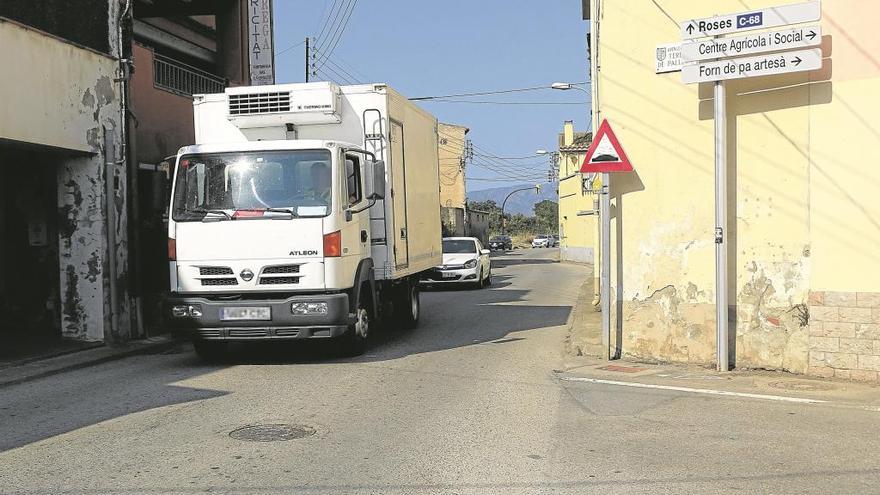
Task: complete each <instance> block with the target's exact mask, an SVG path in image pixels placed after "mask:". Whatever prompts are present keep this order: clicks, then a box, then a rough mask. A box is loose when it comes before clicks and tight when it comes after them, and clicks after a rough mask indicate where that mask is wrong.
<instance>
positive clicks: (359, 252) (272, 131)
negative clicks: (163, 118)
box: [167, 82, 442, 359]
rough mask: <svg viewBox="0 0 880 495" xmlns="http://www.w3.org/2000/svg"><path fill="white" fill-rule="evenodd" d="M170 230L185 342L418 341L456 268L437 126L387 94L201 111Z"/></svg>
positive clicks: (222, 96) (213, 104)
mask: <svg viewBox="0 0 880 495" xmlns="http://www.w3.org/2000/svg"><path fill="white" fill-rule="evenodd" d="M193 105H194V119H195V138H196V144H194V145H192V146H186V147H184V148H181V149H180V150H179V152H178V154H177V158H176V166H175V172H174V183H173V189H172V199H171V205H170V215H169V222H168V224H169V225H168V251H169V259H170V273H171V277H170V278H171V280H170V283H171V290H170V295H169V298H168V300H167V311H168V316H169V318H170V321H171V327H172V330H173V331H174V332H175V333H176V334H178V335H180V336H184V337H186V338H189V339H192V340H193V341H194V344H195V348H196V351H197V352H198V353H199V354H200V355H201V356H203V357H205V358H208V359H211V358H216V357H217V356H218V355H220V354H221V353H222V352H224V348H225V345H226V344H227V343H228V342H230V341H260V340H263V341H267V340H276V339H327V338H336V339H337V340H338V341H340V343H341V344H342V345H343V349H345V351H346V352H347V353H350V354H359V353H362V352H363V350H364V344H365V341H366V338H367V336H368V335H369V333H370V330H371V325H373V326H375V324H376V323H377V322H382V323H388V322H392V324H394V325H398V326H402V327H410V328H411V327H414V326H416V324H417V323H418V319H419V289H418V287H419V284H418V281H419V278H420V276H421V274H422V272H424V271H426V270H429V269H431V268H432V267H434V266H436V265H439V264H440V263H441V261H442V253H441V250H442V248H441V232H440V199H439V190H440V186H439V166H438V165H439V163H438V155H437V153H438V152H437V119H436V118H435V117H434V116H432V115H430V114H429V113H427V112H425V111H424V110H422V109H420V108H419V107H417V106H416V105H414V104H413V103H411V102H410V101H408V100H407V99H406V98H405V97H403V96H401V95H400V94H399V93H397V92H396V91H394V90H393V89H391V88H390V87H388V86H387V85H385V84H364V85H354V86H337V85H335V84H332V83H328V82H317V83H305V84H280V85H274V86H255V87H237V88H229V89H227V90H226V91H225V92H224V93H219V94H207V95H197V96H196V97H195V99H194V103H193Z"/></svg>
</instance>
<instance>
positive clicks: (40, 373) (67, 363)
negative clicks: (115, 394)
mask: <svg viewBox="0 0 880 495" xmlns="http://www.w3.org/2000/svg"><path fill="white" fill-rule="evenodd" d="M175 343H176V342H175V340H174V339H173V338H171V337H170V336H161V337H151V338H149V339H145V340H139V341H134V342H131V343H129V344H128V345H126V346H124V347H98V348H90V349H83V350H81V351H77V352H70V353H65V354H61V355H57V356H52V357H47V358H45V359H40V360H33V361H28V362H26V363H22V364H21V365H19V366H13V367H10V368H5V369H3V370H0V388H4V387H10V386H13V385H18V384H21V383H24V382H28V381H31V380H36V379H39V378H45V377H48V376H52V375H57V374H59V373H63V372H65V371H73V370H78V369H82V368H87V367H89V366H95V365H98V364H103V363H107V362H110V361H117V360H120V359H125V358H127V357H131V356H137V355H140V354H155V353H159V352H162V351H165V350H168V349H170V348H172V347H174V345H175Z"/></svg>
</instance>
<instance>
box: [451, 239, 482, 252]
mask: <svg viewBox="0 0 880 495" xmlns="http://www.w3.org/2000/svg"><path fill="white" fill-rule="evenodd" d="M476 252H477V245H476V243H475V242H474V241H471V240H468V239H444V240H443V253H444V254H461V253H476Z"/></svg>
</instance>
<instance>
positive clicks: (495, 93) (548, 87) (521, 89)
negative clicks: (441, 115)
mask: <svg viewBox="0 0 880 495" xmlns="http://www.w3.org/2000/svg"><path fill="white" fill-rule="evenodd" d="M571 84H572V86H585V85H589V84H590V82H589V81H582V82H576V83H571ZM543 89H552V88H550V86H532V87H528V88H514V89H499V90H495V91H479V92H474V93H458V94H452V95H437V96H418V97H415V98H410V100H412V101H425V100H439V99H442V98H458V97H462V96H485V95H500V94H505V93H520V92H523V91H540V90H543Z"/></svg>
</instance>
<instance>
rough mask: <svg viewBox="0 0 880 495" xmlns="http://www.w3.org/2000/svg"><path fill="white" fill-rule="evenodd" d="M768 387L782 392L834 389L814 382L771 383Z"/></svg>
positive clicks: (825, 384) (831, 386)
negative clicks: (779, 389)
mask: <svg viewBox="0 0 880 495" xmlns="http://www.w3.org/2000/svg"><path fill="white" fill-rule="evenodd" d="M770 386H771V387H773V388H781V389H783V390H801V391H804V392H810V391H820V390H832V389H833V388H834V386H833V385H828V384H827V383H814V382H773V383H771V384H770Z"/></svg>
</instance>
